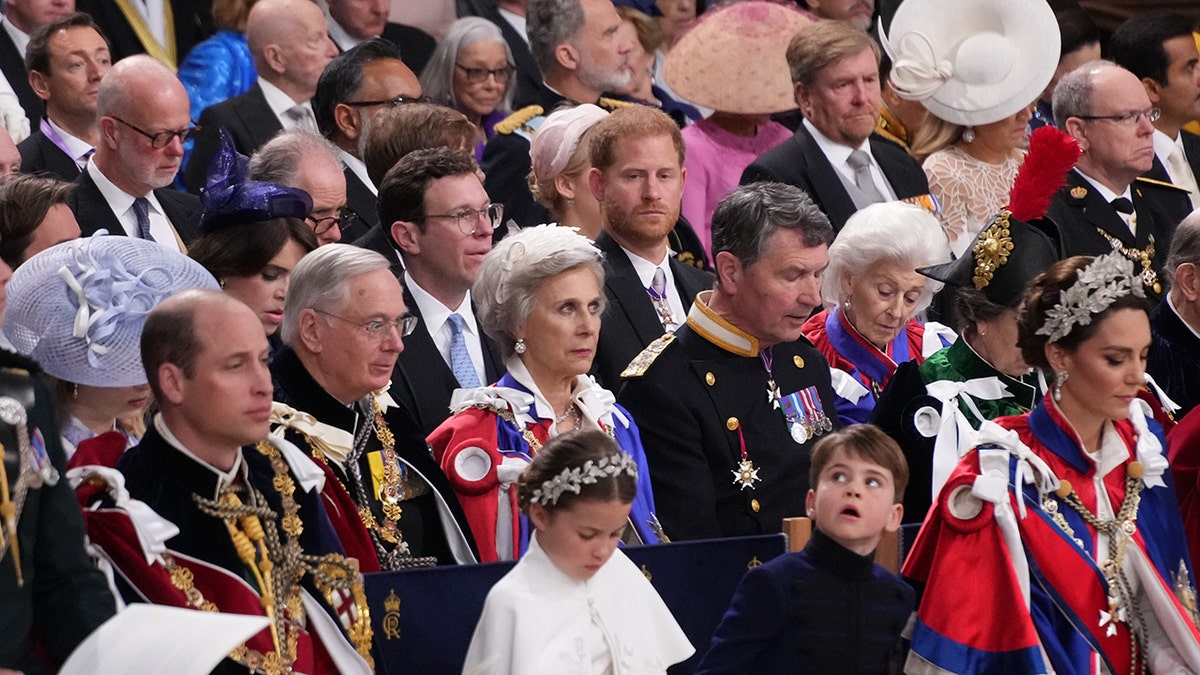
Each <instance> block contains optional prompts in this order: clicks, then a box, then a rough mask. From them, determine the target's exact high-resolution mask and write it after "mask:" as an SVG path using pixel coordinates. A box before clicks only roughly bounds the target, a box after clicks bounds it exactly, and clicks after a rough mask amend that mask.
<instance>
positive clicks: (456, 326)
mask: <svg viewBox="0 0 1200 675" xmlns="http://www.w3.org/2000/svg"><path fill="white" fill-rule="evenodd" d="M446 321H448V322H449V323H450V370H452V371H454V377H455V378H457V379H458V383H459V384H460V385H462V386H463V387H466V388H468V389H469V388H471V387H478V386H481V385H482V383H481V382H480V381H479V374H478V373H476V372H475V364H474V363H471V354H470V353H469V352H467V341H466V340H465V339H463V318H462V316H460V315H458V314H451V315H450V316H448V317H446Z"/></svg>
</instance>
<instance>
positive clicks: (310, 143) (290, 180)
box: [250, 129, 341, 187]
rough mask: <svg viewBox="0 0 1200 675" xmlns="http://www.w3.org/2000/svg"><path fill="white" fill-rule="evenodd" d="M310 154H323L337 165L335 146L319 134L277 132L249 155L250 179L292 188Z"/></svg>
mask: <svg viewBox="0 0 1200 675" xmlns="http://www.w3.org/2000/svg"><path fill="white" fill-rule="evenodd" d="M314 154H317V155H320V154H324V155H326V156H327V157H329V159H330V160H331V161H333V162H334V163H335V164H337V165H338V166H339V167H340V166H341V156H340V155H339V154H338V149H337V146H336V145H334V144H333V143H330V142H329V141H328V140H326V139H325V138H323V137H322V136H321V135H320V134H317V133H314V132H311V131H306V130H303V129H291V130H289V131H281V132H279V133H278V134H275V136H274V137H273V138H272V139H271V140H269V141H267V142H266V144H264V145H263V146H262V147H261V148H259V149H258V150H256V151H255V152H254V154H253V155H251V156H250V180H260V181H263V182H266V183H278V184H279V185H287V186H292V187H294V186H295V185H296V176H297V175H298V174H299V173H300V166H301V165H302V164H304V163H305V162H307V161H309V160H310V159H311V158H312V156H313V155H314Z"/></svg>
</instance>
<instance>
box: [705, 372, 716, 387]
mask: <svg viewBox="0 0 1200 675" xmlns="http://www.w3.org/2000/svg"><path fill="white" fill-rule="evenodd" d="M704 381H705V382H707V383H708V386H710V387H711V386H713V385H714V384H716V383H717V376H716V375H713V374H712V373H705V374H704Z"/></svg>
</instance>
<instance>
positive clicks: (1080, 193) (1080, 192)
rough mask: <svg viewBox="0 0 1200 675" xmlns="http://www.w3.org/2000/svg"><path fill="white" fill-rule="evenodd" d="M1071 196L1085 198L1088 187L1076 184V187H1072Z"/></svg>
mask: <svg viewBox="0 0 1200 675" xmlns="http://www.w3.org/2000/svg"><path fill="white" fill-rule="evenodd" d="M1071 196H1072V197H1074V198H1075V199H1083V198H1084V197H1086V196H1087V188H1085V187H1083V186H1082V185H1076V186H1075V187H1073V188H1071Z"/></svg>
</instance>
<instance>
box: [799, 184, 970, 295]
mask: <svg viewBox="0 0 1200 675" xmlns="http://www.w3.org/2000/svg"><path fill="white" fill-rule="evenodd" d="M949 260H950V244H949V242H948V241H947V240H946V235H945V233H944V232H943V231H942V226H941V224H940V223H939V222H938V219H937V217H936V216H934V215H933V214H932V213H930V212H928V211H926V210H925V209H923V208H921V207H919V206H913V205H912V204H905V203H904V202H886V203H883V204H872V205H870V206H868V207H866V208H865V209H862V210H860V211H858V212H857V213H855V214H854V215H852V216H850V218H849V220H847V221H846V225H845V226H844V227H843V228H842V230H841V232H838V235H837V238H836V239H834V240H833V245H831V246H830V247H829V267H827V268H826V269H825V275H824V277H825V282H824V283H823V284H821V299H822V300H824V301H825V302H826V303H827V304H829V305H839V304H841V303H842V302H844V301H845V300H846V293H845V291H844V290H843V289H842V277H843V276H845V275H847V274H849V275H850V276H862V275H863V274H865V273H866V272H867V270H868V269H869V268H870V267H871V266H873V265H875V264H877V263H880V262H884V261H886V262H890V263H893V264H895V265H897V266H899V267H902V268H904V269H906V270H907V269H914V270H915V269H916V268H918V267H924V266H926V265H937V264H940V263H944V262H948V261H949ZM940 290H942V283H941V282H940V281H933V280H927V281H926V282H925V290H924V291H922V292H921V297H920V299H919V300H917V311H918V312H920V311H921V310H923V309H925V308H926V307H928V306H929V301H930V300H932V299H933V294H934V293H937V292H938V291H940Z"/></svg>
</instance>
